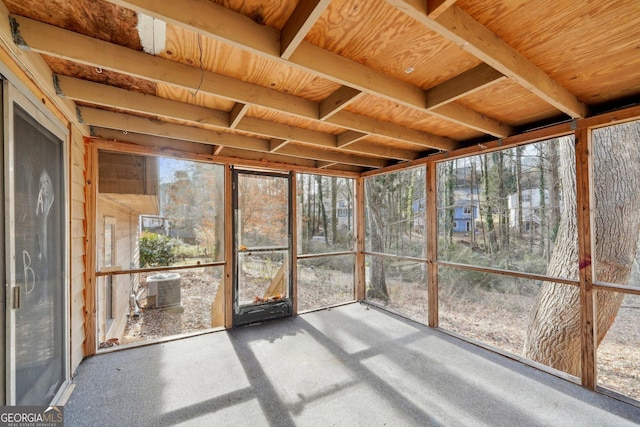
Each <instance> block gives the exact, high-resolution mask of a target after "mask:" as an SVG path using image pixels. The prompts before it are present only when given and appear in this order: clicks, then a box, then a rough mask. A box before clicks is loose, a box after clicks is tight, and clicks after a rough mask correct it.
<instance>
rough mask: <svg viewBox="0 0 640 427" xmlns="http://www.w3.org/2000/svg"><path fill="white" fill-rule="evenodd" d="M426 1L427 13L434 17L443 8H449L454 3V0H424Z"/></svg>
mask: <svg viewBox="0 0 640 427" xmlns="http://www.w3.org/2000/svg"><path fill="white" fill-rule="evenodd" d="M426 1H427V15H429V17H430V18H432V19H436V18H437V17H438V16H440V14H442V13H443V12H444V11H445V10H447V9H449V8H450V7H451V6H453V5H454V4H455V3H456V0H426Z"/></svg>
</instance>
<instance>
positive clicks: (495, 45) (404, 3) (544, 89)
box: [386, 0, 588, 118]
mask: <svg viewBox="0 0 640 427" xmlns="http://www.w3.org/2000/svg"><path fill="white" fill-rule="evenodd" d="M386 1H387V3H389V4H391V5H393V6H395V7H396V8H397V9H398V10H401V11H402V12H403V13H405V14H407V15H409V16H411V17H412V18H413V19H415V20H417V21H418V22H420V23H421V24H423V25H424V26H425V27H427V28H429V29H430V30H432V31H435V32H436V33H438V34H440V35H441V36H442V37H445V38H446V39H449V40H451V41H452V42H454V43H456V44H457V45H458V46H460V47H461V48H462V49H464V50H465V51H467V52H469V53H470V54H472V55H474V56H475V57H476V58H478V59H480V60H481V61H483V62H485V63H486V64H488V65H490V66H491V67H493V68H494V69H496V70H497V71H499V72H501V73H502V74H504V75H505V76H507V77H509V78H511V79H513V80H514V81H516V82H518V83H519V84H520V85H521V86H523V87H524V88H526V89H528V90H529V91H531V92H532V93H534V94H535V95H536V96H538V97H540V98H541V99H542V100H544V101H545V102H547V103H549V104H551V105H552V106H554V107H555V108H557V109H558V110H560V111H562V112H563V113H565V114H567V115H569V116H571V117H573V118H582V117H586V116H587V115H588V108H587V106H586V105H585V104H584V103H582V102H580V100H578V98H577V97H576V96H575V95H573V94H572V93H571V92H569V91H568V90H567V89H565V88H564V87H562V86H561V85H560V84H558V83H557V82H556V81H554V80H553V79H552V78H551V77H549V76H548V75H547V74H546V73H545V72H544V71H542V70H541V69H540V68H538V67H537V66H536V65H535V64H533V63H532V62H531V61H529V60H528V59H527V58H525V57H524V56H523V55H522V54H520V53H519V52H518V51H516V50H515V49H514V48H512V47H511V46H509V45H508V44H507V43H506V42H504V41H503V40H502V39H501V38H500V37H498V36H497V35H496V34H494V33H493V32H492V31H491V30H489V29H488V28H487V27H485V26H484V25H482V24H480V23H479V22H478V21H476V20H475V19H473V18H472V17H471V16H469V15H468V14H467V13H465V12H464V11H463V10H462V9H460V8H459V7H457V6H455V5H453V6H451V7H449V8H447V9H446V10H444V11H443V12H442V13H441V14H439V15H438V17H437V19H432V18H430V17H429V14H428V10H427V9H426V8H427V2H425V1H424V0H386Z"/></svg>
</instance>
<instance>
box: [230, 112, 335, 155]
mask: <svg viewBox="0 0 640 427" xmlns="http://www.w3.org/2000/svg"><path fill="white" fill-rule="evenodd" d="M236 129H238V130H242V131H245V132H250V133H254V134H261V135H266V136H269V137H272V138H278V139H286V140H289V141H297V142H303V143H305V144H310V145H316V146H319V147H326V148H337V146H338V145H337V143H336V137H335V136H334V135H331V134H328V133H324V132H318V131H314V130H309V129H303V128H299V127H295V126H290V125H285V124H282V123H275V122H269V121H267V120H262V119H256V118H253V117H245V118H244V119H242V120H241V121H240V123H238V126H237V127H236Z"/></svg>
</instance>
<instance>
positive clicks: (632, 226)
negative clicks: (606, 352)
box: [523, 122, 640, 375]
mask: <svg viewBox="0 0 640 427" xmlns="http://www.w3.org/2000/svg"><path fill="white" fill-rule="evenodd" d="M593 138H594V146H596V147H597V148H596V149H594V150H593V155H594V162H593V164H594V175H595V177H596V179H594V182H595V188H594V199H595V202H596V205H595V211H596V212H597V214H596V215H595V227H594V236H595V242H596V245H595V251H594V252H595V253H594V259H595V261H596V270H595V275H596V277H597V280H598V281H603V282H611V283H618V284H627V283H628V281H629V277H630V274H631V267H632V265H633V260H635V259H636V255H637V254H636V251H637V243H638V234H639V230H640V192H639V191H637V189H638V188H639V187H640V143H639V142H640V124H639V123H638V122H635V123H629V124H624V125H618V126H613V127H608V128H603V129H599V130H598V131H597V132H594V136H593ZM558 156H559V161H560V181H561V185H562V197H563V206H564V212H563V215H562V217H561V219H560V224H559V226H558V233H557V239H556V243H555V247H554V250H553V254H552V256H551V260H550V262H549V267H548V270H547V274H548V275H549V276H556V277H574V278H575V277H578V245H577V239H576V235H577V223H576V211H575V209H576V181H575V172H574V171H575V166H576V165H575V155H574V147H573V144H572V141H571V139H569V138H561V139H560V143H559V147H558ZM623 296H624V295H623V294H621V293H616V292H604V291H598V292H597V294H596V299H597V301H596V306H597V322H596V331H597V343H596V344H597V345H599V344H600V342H602V339H603V338H604V336H605V335H606V333H607V331H608V330H609V328H610V327H611V325H612V323H613V321H614V320H615V317H616V315H617V312H618V309H619V307H620V304H621V302H622V298H623ZM580 335H581V334H580V304H579V289H578V287H576V286H570V285H563V284H558V283H553V282H545V283H543V285H542V288H541V290H540V292H539V294H538V297H537V301H536V304H535V306H534V310H533V314H532V316H531V318H530V322H529V327H528V330H527V335H526V337H525V345H524V352H523V353H524V356H525V357H527V358H529V359H531V360H534V361H537V362H540V363H543V364H545V365H548V366H550V367H553V368H555V369H559V370H562V371H564V372H567V373H569V374H572V375H580V369H581V367H580V353H581V352H580V349H581V347H580Z"/></svg>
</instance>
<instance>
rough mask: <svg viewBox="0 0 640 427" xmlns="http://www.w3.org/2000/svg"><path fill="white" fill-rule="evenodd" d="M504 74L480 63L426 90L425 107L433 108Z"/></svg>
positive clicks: (498, 79)
mask: <svg viewBox="0 0 640 427" xmlns="http://www.w3.org/2000/svg"><path fill="white" fill-rule="evenodd" d="M506 78H507V77H505V75H504V74H502V73H500V72H498V71H496V70H494V69H493V68H491V67H490V66H488V65H487V64H480V65H478V66H477V67H474V68H472V69H470V70H467V71H465V72H464V73H462V74H458V75H457V76H456V77H453V78H451V79H449V80H447V81H445V82H444V83H442V84H439V85H438V86H435V87H433V88H431V89H428V90H427V108H428V109H434V108H437V107H441V106H442V105H444V104H448V103H450V102H451V101H455V100H456V99H458V98H462V97H463V96H465V95H469V94H471V93H474V92H477V91H479V90H481V89H483V88H485V87H487V86H489V85H492V84H495V83H496V82H498V81H500V80H504V79H506Z"/></svg>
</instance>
